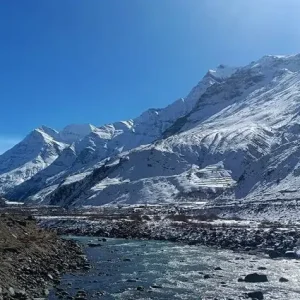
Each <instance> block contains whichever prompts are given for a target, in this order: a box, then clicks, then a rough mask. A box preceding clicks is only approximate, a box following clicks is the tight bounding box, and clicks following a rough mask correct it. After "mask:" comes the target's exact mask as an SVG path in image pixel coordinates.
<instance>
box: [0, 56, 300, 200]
mask: <svg viewBox="0 0 300 300" xmlns="http://www.w3.org/2000/svg"><path fill="white" fill-rule="evenodd" d="M299 113H300V55H292V56H265V57H263V58H262V59H260V60H258V61H255V62H252V63H250V64H249V65H247V66H245V67H241V68H230V67H226V66H224V65H220V66H219V67H218V68H217V69H216V70H209V71H208V72H207V74H206V75H205V76H204V78H203V79H202V80H201V81H200V82H199V83H198V84H197V85H196V87H195V88H193V89H192V91H191V92H190V93H189V94H188V96H187V97H186V98H184V99H179V100H177V101H175V102H174V103H173V104H171V105H169V106H167V107H166V108H164V109H150V110H148V111H146V112H144V113H143V114H142V115H141V116H139V117H138V118H136V119H132V120H128V121H123V122H117V123H114V124H109V125H105V126H101V127H95V126H91V125H80V126H79V125H77V126H75V125H72V126H69V127H67V128H66V129H65V130H63V131H62V132H57V131H54V130H52V129H49V128H46V127H44V126H43V127H41V128H40V129H37V130H35V131H34V132H33V133H31V134H30V135H29V136H28V137H26V138H25V140H24V141H22V142H21V143H20V144H18V145H17V146H15V147H14V148H13V149H11V150H9V151H8V152H6V153H4V154H3V155H1V156H0V182H1V188H2V192H3V193H4V192H5V193H6V197H9V198H14V199H23V200H25V199H26V200H31V201H33V200H34V201H38V202H43V203H51V204H62V205H102V204H108V203H145V202H146V203H166V202H168V203H173V202H178V201H202V200H205V201H206V200H209V199H212V200H213V199H218V200H220V199H225V198H226V199H239V200H240V199H244V201H247V200H251V199H254V198H255V199H256V200H259V199H278V198H280V199H282V198H285V199H291V198H293V199H296V198H297V197H299V196H300V195H299V194H300V192H298V191H300V171H299V170H300V163H299V158H300V150H299V149H300V148H299V146H300V145H299V142H298V141H299V136H300V116H299ZM35 132H38V133H39V136H42V138H37V137H31V136H32V135H33V136H35V135H36V133H35ZM24 145H25V146H24Z"/></svg>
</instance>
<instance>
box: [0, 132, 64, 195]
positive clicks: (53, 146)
mask: <svg viewBox="0 0 300 300" xmlns="http://www.w3.org/2000/svg"><path fill="white" fill-rule="evenodd" d="M47 132H48V133H53V132H52V131H50V132H49V131H48V130H45V128H37V129H35V130H33V131H32V132H31V133H30V134H28V135H27V136H26V137H25V139H24V140H23V141H21V142H20V143H18V144H17V145H15V146H14V147H13V148H11V149H10V150H8V151H6V152H5V153H4V154H2V155H0V193H1V192H2V193H3V192H5V191H8V190H9V189H11V188H12V187H14V186H16V185H18V184H20V183H22V182H24V181H26V180H28V179H30V178H31V177H32V176H33V175H35V174H36V173H38V172H39V171H41V170H42V169H44V168H45V167H47V166H48V165H50V164H51V163H52V162H53V161H54V160H55V159H56V158H57V157H58V156H59V155H60V153H61V151H62V150H63V149H64V148H65V147H66V146H67V145H66V144H64V143H61V142H58V141H56V140H54V138H53V136H51V135H49V134H48V133H47Z"/></svg>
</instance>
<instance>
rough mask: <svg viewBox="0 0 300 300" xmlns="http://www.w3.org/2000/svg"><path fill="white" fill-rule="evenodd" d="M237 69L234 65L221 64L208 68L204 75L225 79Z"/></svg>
mask: <svg viewBox="0 0 300 300" xmlns="http://www.w3.org/2000/svg"><path fill="white" fill-rule="evenodd" d="M237 70H238V68H236V67H230V66H226V65H223V64H221V65H219V66H218V67H217V68H215V69H210V70H208V72H207V73H206V75H205V77H213V78H214V79H221V80H222V79H226V78H228V77H230V76H231V75H232V74H234V73H235V72H236V71H237Z"/></svg>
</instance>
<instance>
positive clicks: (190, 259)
mask: <svg viewBox="0 0 300 300" xmlns="http://www.w3.org/2000/svg"><path fill="white" fill-rule="evenodd" d="M76 239H77V240H79V241H80V242H82V243H83V244H85V245H86V244H87V242H88V241H90V240H91V238H90V237H89V238H87V237H82V238H76ZM94 240H95V241H97V239H94ZM100 243H101V244H102V246H101V247H96V248H91V247H86V255H87V257H88V259H89V261H90V263H91V265H92V268H91V269H90V270H89V271H87V272H85V273H78V274H67V275H65V276H64V277H63V279H62V281H61V285H60V288H63V290H64V291H67V292H68V294H69V295H71V296H75V295H76V292H77V291H78V290H85V291H86V293H87V295H88V296H87V299H107V300H110V299H124V300H125V299H126V300H129V299H187V300H193V299H197V300H199V299H203V300H204V299H245V293H248V292H252V291H262V292H263V294H264V299H269V300H271V299H272V300H274V299H280V300H298V299H299V300H300V263H298V261H295V260H271V259H268V258H264V257H257V256H250V255H247V254H237V253H233V252H231V251H226V250H215V249H213V248H207V247H201V246H188V245H182V244H176V243H171V242H160V241H138V240H122V239H108V240H107V241H106V242H100ZM216 267H219V268H221V270H215V268H216ZM263 268H266V269H263ZM262 269H263V270H262ZM254 272H258V273H262V274H266V275H267V276H268V279H269V281H268V282H265V283H245V282H238V278H240V277H244V276H245V275H247V274H249V273H254ZM205 275H209V278H206V279H205V278H204V276H205ZM280 277H285V278H287V279H288V280H289V281H288V282H279V278H280ZM49 299H51V300H54V299H59V298H58V296H56V295H55V290H53V291H52V292H51V294H50V296H49Z"/></svg>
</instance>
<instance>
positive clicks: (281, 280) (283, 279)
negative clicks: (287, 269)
mask: <svg viewBox="0 0 300 300" xmlns="http://www.w3.org/2000/svg"><path fill="white" fill-rule="evenodd" d="M288 281H289V280H288V279H286V278H284V277H280V278H279V282H288Z"/></svg>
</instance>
